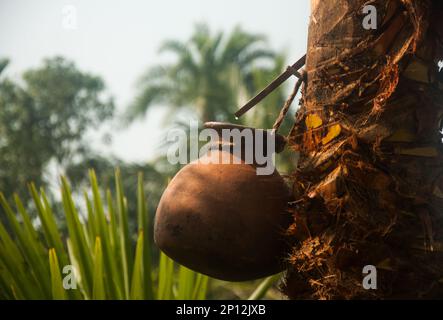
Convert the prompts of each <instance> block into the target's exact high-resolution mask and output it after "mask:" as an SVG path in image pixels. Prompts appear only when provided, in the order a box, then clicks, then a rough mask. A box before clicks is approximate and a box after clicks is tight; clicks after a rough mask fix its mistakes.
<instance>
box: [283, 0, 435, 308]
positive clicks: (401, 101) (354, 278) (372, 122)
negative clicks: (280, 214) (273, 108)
mask: <svg viewBox="0 0 443 320" xmlns="http://www.w3.org/2000/svg"><path fill="white" fill-rule="evenodd" d="M368 4H370V5H372V6H374V7H375V9H376V10H377V20H376V21H377V28H376V29H370V30H367V29H365V28H364V27H363V24H362V21H363V19H364V18H365V17H366V15H365V13H363V8H364V7H365V6H366V5H368ZM311 9H312V13H311V21H310V27H309V40H308V52H307V65H306V71H307V81H306V84H305V87H304V89H303V106H302V107H301V109H300V110H299V111H298V113H297V115H296V124H295V126H294V129H293V130H292V133H291V145H292V147H293V148H294V149H296V150H299V151H300V153H301V155H300V162H299V164H298V170H297V171H296V172H295V174H294V176H295V179H294V192H295V194H296V196H297V198H298V199H299V200H298V201H296V202H295V203H294V206H293V213H294V223H293V225H292V226H291V227H290V228H289V231H288V233H289V234H290V235H291V236H292V238H293V239H294V240H297V241H296V242H297V244H295V245H294V247H293V250H292V252H291V254H290V257H289V262H290V264H291V267H290V272H289V273H288V276H287V279H286V284H285V288H284V290H285V291H286V293H287V294H288V295H289V296H290V297H291V298H298V299H300V298H308V299H309V298H325V299H334V298H345V299H351V298H353V299H355V298H390V299H392V298H413V299H414V298H442V297H443V282H442V279H443V254H442V252H443V242H442V241H443V175H442V174H443V161H442V160H443V149H442V134H441V129H442V127H441V126H442V124H441V119H442V116H443V92H442V88H443V86H442V81H441V79H442V77H441V73H439V68H438V67H437V64H438V62H439V60H442V58H443V43H442V39H443V28H442V26H441V19H442V18H443V5H442V2H441V1H438V0H374V1H370V2H367V1H366V0H356V1H347V0H333V1H320V0H311ZM367 265H373V266H375V267H376V271H377V274H376V277H371V283H369V284H370V286H369V287H370V288H374V287H376V288H377V290H373V289H368V290H367V289H365V287H366V288H367V287H368V286H363V283H364V281H366V280H368V279H367V278H366V280H365V274H363V273H362V271H364V270H365V269H364V267H365V266H367ZM368 275H369V274H368ZM372 276H375V275H372ZM375 281H376V282H375ZM367 284H368V283H367ZM374 285H375V286H374Z"/></svg>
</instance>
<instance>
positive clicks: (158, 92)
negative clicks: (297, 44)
mask: <svg viewBox="0 0 443 320" xmlns="http://www.w3.org/2000/svg"><path fill="white" fill-rule="evenodd" d="M160 52H170V53H173V54H174V55H175V56H176V61H175V62H174V63H172V64H166V65H158V66H155V67H152V68H150V69H149V70H148V71H147V73H146V75H145V76H144V77H143V78H142V79H141V81H140V84H139V85H140V93H139V95H138V97H137V98H136V100H135V102H134V103H133V105H132V106H131V107H130V108H129V110H128V113H127V117H128V119H129V120H133V119H134V118H136V117H138V116H141V115H143V114H144V113H145V112H146V111H147V110H148V108H149V107H150V106H152V105H153V104H166V105H167V106H168V107H170V108H171V109H174V110H176V109H179V108H187V110H188V111H189V110H192V111H194V112H196V114H197V116H198V117H199V119H200V120H202V121H203V122H206V121H235V119H234V112H235V110H236V109H237V108H238V105H239V99H241V98H242V97H244V96H245V95H246V94H247V91H248V89H249V91H250V89H251V84H252V82H251V77H252V73H253V72H254V70H255V69H256V68H260V67H261V66H260V63H266V62H268V63H271V64H272V63H273V58H274V56H275V54H274V53H273V52H272V51H271V50H269V49H267V48H266V42H265V37H264V36H263V35H257V34H249V33H247V32H244V31H243V30H242V29H241V28H239V27H237V28H235V29H234V30H233V31H232V32H231V33H230V34H229V35H228V36H224V34H223V33H222V32H218V33H216V34H211V32H210V30H209V28H208V26H207V25H204V24H200V25H197V26H196V28H195V31H194V34H193V35H192V36H191V38H190V39H189V40H188V41H186V42H180V41H176V40H172V41H167V42H165V43H164V44H163V45H162V46H161V48H160ZM248 85H249V86H248ZM248 94H249V93H248Z"/></svg>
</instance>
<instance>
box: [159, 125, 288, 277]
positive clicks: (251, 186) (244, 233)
mask: <svg viewBox="0 0 443 320" xmlns="http://www.w3.org/2000/svg"><path fill="white" fill-rule="evenodd" d="M206 126H207V127H212V128H215V129H222V128H234V127H235V128H244V127H241V126H234V125H230V124H223V123H208V124H206ZM265 134H267V132H265ZM222 143H223V142H222ZM224 143H226V142H224ZM282 143H284V139H283V138H282V137H278V138H277V149H282V146H281V144H282ZM279 144H280V145H279ZM220 156H229V157H235V156H234V155H233V154H232V153H230V152H228V151H220V150H218V148H214V149H213V150H211V151H209V152H208V153H207V154H205V155H204V156H203V157H202V158H206V160H208V159H210V158H214V157H216V158H218V157H220ZM202 158H200V159H202ZM240 161H241V163H240V164H215V163H212V164H211V163H208V164H202V163H198V162H197V161H194V162H191V163H190V164H188V165H186V166H185V167H183V168H182V169H181V170H180V171H179V172H178V173H177V175H176V176H175V177H174V178H173V179H172V181H171V182H170V184H169V185H168V187H167V189H166V190H165V192H164V193H163V195H162V198H161V200H160V203H159V206H158V209H157V213H156V217H155V227H154V238H155V243H156V244H157V246H158V247H159V248H160V249H161V250H162V251H163V252H165V253H166V254H167V255H168V256H169V257H171V258H172V259H174V260H176V261H177V262H179V263H180V264H182V265H184V266H186V267H188V268H190V269H193V270H195V271H198V272H200V273H203V274H206V275H209V276H211V277H214V278H218V279H222V280H228V281H244V280H252V279H257V278H262V277H265V276H268V275H271V274H275V273H278V272H280V271H282V270H283V268H284V266H283V263H282V262H283V260H284V253H285V252H286V245H285V242H284V240H283V236H282V234H283V232H284V230H285V229H286V228H287V226H288V225H289V222H290V217H289V215H288V213H287V212H286V206H287V202H288V201H289V200H290V199H289V198H290V196H289V194H290V192H289V190H288V187H287V186H286V184H285V182H284V181H283V179H282V177H281V176H280V174H279V173H278V172H277V170H275V171H274V173H273V174H271V175H257V172H256V164H246V163H245V162H244V161H243V159H241V160H240Z"/></svg>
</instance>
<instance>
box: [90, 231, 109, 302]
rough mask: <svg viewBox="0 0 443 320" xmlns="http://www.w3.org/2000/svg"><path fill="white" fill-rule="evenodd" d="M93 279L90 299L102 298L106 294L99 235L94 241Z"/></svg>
mask: <svg viewBox="0 0 443 320" xmlns="http://www.w3.org/2000/svg"><path fill="white" fill-rule="evenodd" d="M93 279H94V280H93V283H94V284H93V289H92V299H94V300H104V299H105V298H106V295H105V284H104V275H103V252H102V245H101V240H100V237H97V238H96V241H95V250H94V277H93Z"/></svg>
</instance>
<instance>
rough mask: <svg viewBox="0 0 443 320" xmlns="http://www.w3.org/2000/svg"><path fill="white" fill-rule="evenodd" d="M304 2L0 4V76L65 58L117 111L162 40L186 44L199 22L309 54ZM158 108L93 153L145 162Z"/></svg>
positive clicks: (156, 139)
mask: <svg viewBox="0 0 443 320" xmlns="http://www.w3.org/2000/svg"><path fill="white" fill-rule="evenodd" d="M69 5H72V6H73V7H74V8H75V9H76V12H77V28H76V29H75V30H70V29H66V28H64V27H63V18H64V13H63V8H66V6H69ZM308 16H309V1H308V0H273V1H265V0H206V1H205V0H181V1H180V0H157V1H152V0H145V1H142V0H126V1H116V0H108V1H105V0H71V1H64V0H39V1H36V0H0V57H8V58H10V59H11V64H10V65H9V66H8V68H7V69H6V71H5V74H6V75H7V76H9V77H11V78H14V79H18V78H19V77H20V74H21V73H22V72H23V71H24V70H26V69H28V68H31V67H37V66H38V65H39V64H40V63H41V61H42V59H43V58H45V57H51V56H54V55H62V56H65V57H66V58H69V59H71V60H73V61H74V62H75V63H76V64H77V66H78V67H79V68H80V69H81V70H83V71H87V72H91V73H94V74H97V75H99V76H101V77H102V78H103V79H104V81H105V82H106V85H107V88H108V91H109V92H110V93H111V94H112V96H114V98H115V101H116V105H117V108H118V111H119V112H121V111H122V110H124V108H125V107H126V106H127V105H128V104H129V103H130V101H131V100H132V98H133V97H134V95H135V92H136V91H135V83H136V80H137V79H138V78H139V76H140V75H141V74H142V73H143V71H144V70H146V69H147V68H148V67H149V66H151V65H154V64H156V63H158V62H160V61H161V60H162V59H161V57H160V56H159V55H158V48H159V46H160V44H161V43H162V42H163V41H164V40H165V39H179V40H185V39H187V38H188V37H189V36H190V35H191V33H192V31H193V26H194V24H195V23H197V22H207V23H208V25H209V26H210V27H211V29H212V30H223V31H230V30H231V29H232V28H233V27H234V26H235V25H237V24H239V25H241V26H242V27H243V29H245V30H246V31H249V32H254V33H257V32H258V33H263V34H265V35H267V37H268V38H269V42H270V45H271V46H272V48H274V49H276V50H282V51H286V52H287V53H288V56H289V59H290V61H288V64H289V63H293V62H295V61H296V60H297V59H298V58H299V57H300V56H302V55H303V54H304V53H305V51H306V41H307V27H308ZM162 110H163V109H162V108H161V107H156V108H153V109H152V110H151V111H150V112H148V114H147V116H146V117H145V119H143V120H140V121H138V122H136V123H134V124H133V125H131V127H130V128H129V129H126V130H120V131H117V130H114V131H113V134H114V139H113V143H112V145H111V146H110V147H105V146H104V145H102V144H101V143H100V142H99V141H95V140H97V139H95V140H93V141H94V142H93V143H94V144H96V149H99V150H101V151H102V152H103V153H105V154H114V155H117V156H118V157H120V158H122V159H124V160H127V161H146V160H149V159H150V158H152V157H153V156H154V155H155V153H156V148H157V147H158V145H159V144H160V142H161V141H160V140H161V137H162V134H163V133H162V132H161V130H160V129H159V128H160V126H161V121H162V119H163V112H162Z"/></svg>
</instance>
